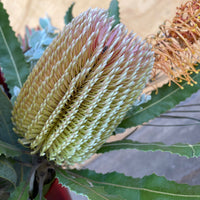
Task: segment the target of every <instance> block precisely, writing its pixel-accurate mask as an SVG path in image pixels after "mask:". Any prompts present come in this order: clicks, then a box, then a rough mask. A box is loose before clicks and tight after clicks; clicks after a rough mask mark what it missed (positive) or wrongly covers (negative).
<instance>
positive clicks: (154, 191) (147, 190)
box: [66, 170, 200, 198]
mask: <svg viewBox="0 0 200 200" xmlns="http://www.w3.org/2000/svg"><path fill="white" fill-rule="evenodd" d="M85 171H86V170H85ZM87 171H92V172H93V173H96V172H95V171H93V170H87ZM66 172H67V173H69V174H71V175H72V176H75V177H79V178H83V179H86V180H87V181H90V182H93V183H97V184H100V185H103V184H104V185H109V186H114V187H118V188H125V189H133V190H139V191H146V192H150V193H156V194H161V195H167V196H175V197H184V198H188V197H191V198H193V197H194V198H196V197H198V198H200V195H187V194H186V195H184V194H175V193H169V192H159V191H156V190H151V189H147V188H140V187H132V186H124V185H118V184H113V183H106V182H99V181H94V180H92V179H89V178H86V177H84V176H81V175H79V174H76V173H73V172H71V171H68V170H66ZM108 174H109V175H112V174H116V175H117V176H118V175H121V176H125V175H124V174H123V173H117V172H112V173H107V174H102V173H98V175H102V176H105V175H108ZM151 176H154V177H159V178H163V179H165V180H167V179H166V178H165V177H164V176H157V175H156V174H152V175H150V176H144V177H143V178H145V177H151ZM125 177H127V178H132V179H134V178H133V177H131V176H125ZM143 178H142V179H143ZM136 179H138V180H141V179H140V178H136ZM72 180H73V179H72ZM167 181H169V180H167ZM169 182H171V183H175V184H178V183H177V182H175V181H169ZM181 185H185V186H186V185H187V184H181Z"/></svg>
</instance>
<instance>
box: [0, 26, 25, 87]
mask: <svg viewBox="0 0 200 200" xmlns="http://www.w3.org/2000/svg"><path fill="white" fill-rule="evenodd" d="M0 33H1V35H2V38H3V41H4V43H5V46H6V48H7V51H8V53H9V56H10V59H11V61H12V64H13V67H14V70H15V72H16V76H17V80H18V83H19V86H20V88H21V87H22V82H21V79H20V76H19V73H18V70H17V65H16V63H15V60H14V58H13V56H12V53H11V50H10V48H9V45H8V43H7V41H6V38H5V34H4V32H3V30H2V28H1V26H0Z"/></svg>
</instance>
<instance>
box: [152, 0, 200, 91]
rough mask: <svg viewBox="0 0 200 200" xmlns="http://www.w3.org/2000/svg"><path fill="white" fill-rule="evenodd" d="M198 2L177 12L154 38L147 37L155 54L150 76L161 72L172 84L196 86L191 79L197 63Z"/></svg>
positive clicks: (198, 33)
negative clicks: (184, 83) (183, 82)
mask: <svg viewBox="0 0 200 200" xmlns="http://www.w3.org/2000/svg"><path fill="white" fill-rule="evenodd" d="M199 39H200V1H197V0H193V1H188V2H187V3H185V4H183V5H181V6H180V7H178V8H177V12H176V16H175V17H174V18H173V20H172V21H166V22H165V23H164V24H163V25H161V26H160V31H159V32H158V34H157V35H154V36H150V37H149V38H148V40H149V42H150V43H151V44H152V46H153V49H154V52H155V64H154V68H153V76H154V77H155V76H156V75H157V74H158V72H160V71H162V72H164V74H166V75H167V76H168V78H169V84H170V83H171V81H173V82H175V83H176V84H177V85H179V86H180V87H181V88H182V86H181V85H180V84H179V83H180V82H182V80H185V81H187V82H188V84H190V85H193V84H194V83H195V84H196V82H195V81H194V80H193V79H192V78H191V77H190V75H191V74H192V73H193V72H195V73H198V70H196V69H195V64H196V62H199V61H200V58H199V53H200V48H199V46H198V45H197V42H198V40H199Z"/></svg>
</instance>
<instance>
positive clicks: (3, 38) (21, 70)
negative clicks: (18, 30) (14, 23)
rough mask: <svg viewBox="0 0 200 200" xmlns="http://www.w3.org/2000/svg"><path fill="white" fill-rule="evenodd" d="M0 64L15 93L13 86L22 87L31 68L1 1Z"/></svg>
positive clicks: (9, 85) (11, 90) (7, 81)
mask: <svg viewBox="0 0 200 200" xmlns="http://www.w3.org/2000/svg"><path fill="white" fill-rule="evenodd" d="M0 66H1V67H2V69H3V73H4V76H5V79H6V83H7V84H8V87H9V89H10V92H11V94H12V95H13V94H14V93H13V88H14V86H17V87H19V88H21V87H22V85H23V83H24V82H25V80H26V78H27V76H28V74H29V69H28V65H27V63H26V62H25V59H24V55H23V53H22V50H21V48H20V44H19V42H18V40H17V37H15V33H14V32H13V30H12V28H11V27H10V25H9V20H8V14H7V12H6V10H5V9H4V8H3V4H2V3H1V2H0Z"/></svg>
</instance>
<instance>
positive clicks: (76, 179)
mask: <svg viewBox="0 0 200 200" xmlns="http://www.w3.org/2000/svg"><path fill="white" fill-rule="evenodd" d="M74 172H75V173H74ZM90 172H93V171H90ZM94 175H95V173H94ZM56 177H57V178H58V179H59V182H60V183H61V184H62V185H63V186H65V187H68V188H69V189H70V190H72V191H74V192H76V193H77V194H81V195H83V196H87V197H88V199H91V200H94V199H95V200H103V199H107V200H108V199H109V200H119V199H120V200H125V199H124V198H122V197H121V196H119V195H117V194H115V193H111V192H107V191H105V188H104V185H98V184H93V182H91V181H90V180H89V179H87V178H86V177H82V176H79V175H78V174H76V171H65V170H62V169H57V170H56Z"/></svg>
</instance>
